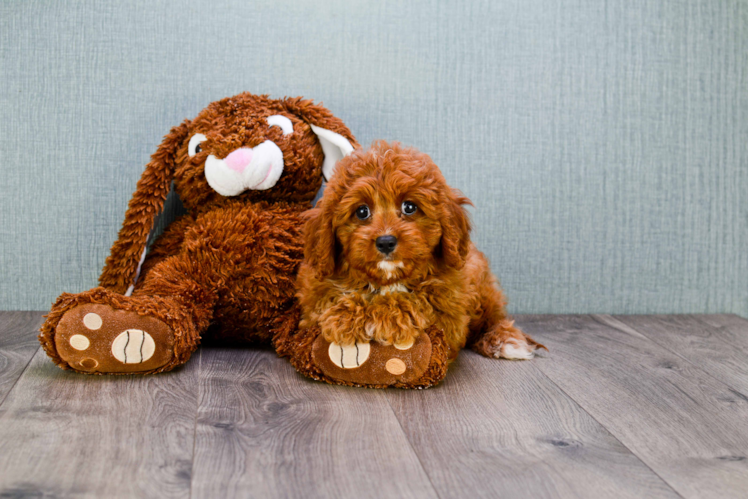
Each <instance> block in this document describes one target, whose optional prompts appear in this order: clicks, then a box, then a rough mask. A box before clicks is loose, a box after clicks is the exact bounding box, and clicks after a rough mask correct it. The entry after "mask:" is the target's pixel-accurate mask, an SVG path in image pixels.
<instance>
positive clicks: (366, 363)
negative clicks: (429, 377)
mask: <svg viewBox="0 0 748 500" xmlns="http://www.w3.org/2000/svg"><path fill="white" fill-rule="evenodd" d="M430 360H431V340H430V339H429V337H428V335H426V334H425V333H422V334H421V335H420V336H419V337H418V338H417V339H416V341H415V342H414V343H413V344H412V345H394V346H385V345H381V344H378V343H376V342H370V343H362V342H357V343H355V344H352V345H349V346H341V345H338V344H335V343H330V342H327V341H326V340H325V339H324V337H322V335H320V336H319V337H317V339H316V340H315V341H314V345H313V347H312V361H313V362H314V364H315V365H316V366H317V367H318V368H319V369H320V370H322V373H324V374H325V375H327V376H328V377H330V378H332V379H334V380H339V381H341V382H348V383H353V384H362V385H393V384H396V383H398V382H399V383H410V382H412V381H414V380H416V379H417V378H418V377H420V376H421V375H423V373H424V372H425V371H426V368H428V366H429V361H430Z"/></svg>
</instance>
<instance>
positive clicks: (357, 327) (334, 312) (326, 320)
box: [319, 296, 371, 346]
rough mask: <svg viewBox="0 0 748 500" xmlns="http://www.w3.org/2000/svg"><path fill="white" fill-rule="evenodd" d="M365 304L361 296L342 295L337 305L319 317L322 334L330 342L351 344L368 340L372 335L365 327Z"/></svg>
mask: <svg viewBox="0 0 748 500" xmlns="http://www.w3.org/2000/svg"><path fill="white" fill-rule="evenodd" d="M365 321H366V319H365V304H364V303H363V301H362V300H360V298H359V297H355V296H344V297H341V300H339V301H338V302H337V303H336V304H335V305H333V306H332V307H330V308H329V309H327V310H326V311H325V312H323V313H322V314H321V315H320V317H319V326H320V329H321V331H322V336H323V337H324V338H325V340H327V341H328V342H334V343H336V344H339V345H344V346H350V345H353V344H354V343H355V342H368V341H369V340H370V339H371V337H370V336H369V334H368V333H367V331H366V328H365V325H366V323H365Z"/></svg>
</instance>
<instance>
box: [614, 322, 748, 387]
mask: <svg viewBox="0 0 748 500" xmlns="http://www.w3.org/2000/svg"><path fill="white" fill-rule="evenodd" d="M615 318H616V319H617V320H619V321H621V322H623V323H625V324H626V325H628V326H630V327H631V328H634V329H635V330H636V331H638V332H639V333H641V334H642V335H644V336H645V337H647V338H649V339H651V340H652V341H653V342H656V343H657V344H659V345H661V346H663V347H665V348H667V349H669V350H671V351H673V352H675V353H676V354H679V355H680V356H682V357H684V358H685V359H687V360H688V361H690V362H691V363H693V364H695V365H697V366H698V367H700V368H701V369H702V370H704V371H706V372H707V373H709V374H710V375H712V376H714V377H716V378H718V379H719V380H721V381H722V382H724V383H726V384H727V385H729V386H730V387H732V388H733V389H735V390H737V391H738V392H740V393H741V394H742V395H743V396H745V397H748V321H746V320H745V319H743V318H741V317H739V316H735V315H730V314H720V315H717V314H715V315H668V316H615Z"/></svg>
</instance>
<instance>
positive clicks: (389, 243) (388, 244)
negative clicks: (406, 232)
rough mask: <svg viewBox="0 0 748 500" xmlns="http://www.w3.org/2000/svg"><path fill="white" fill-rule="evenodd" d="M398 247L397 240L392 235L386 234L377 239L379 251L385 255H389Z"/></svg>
mask: <svg viewBox="0 0 748 500" xmlns="http://www.w3.org/2000/svg"><path fill="white" fill-rule="evenodd" d="M396 246H397V238H395V237H394V236H392V235H391V234H386V235H384V236H380V237H379V238H377V250H379V251H380V252H382V253H383V254H385V255H389V254H391V253H392V251H393V250H394V249H395V247H396Z"/></svg>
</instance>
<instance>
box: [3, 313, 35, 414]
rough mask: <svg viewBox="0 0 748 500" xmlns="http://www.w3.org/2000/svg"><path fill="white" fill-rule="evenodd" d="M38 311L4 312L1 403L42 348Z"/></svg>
mask: <svg viewBox="0 0 748 500" xmlns="http://www.w3.org/2000/svg"><path fill="white" fill-rule="evenodd" d="M42 314H43V313H41V312H37V311H0V404H2V402H3V401H4V400H5V397H6V396H7V395H8V393H9V392H10V390H11V388H12V387H13V385H15V383H16V381H17V380H18V377H20V376H21V373H23V370H24V368H26V366H27V365H28V364H29V361H31V358H32V357H34V353H35V352H36V351H37V350H39V349H40V347H39V341H38V340H37V339H36V337H37V335H39V327H40V326H41V324H42V321H43V319H44V318H42Z"/></svg>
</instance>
